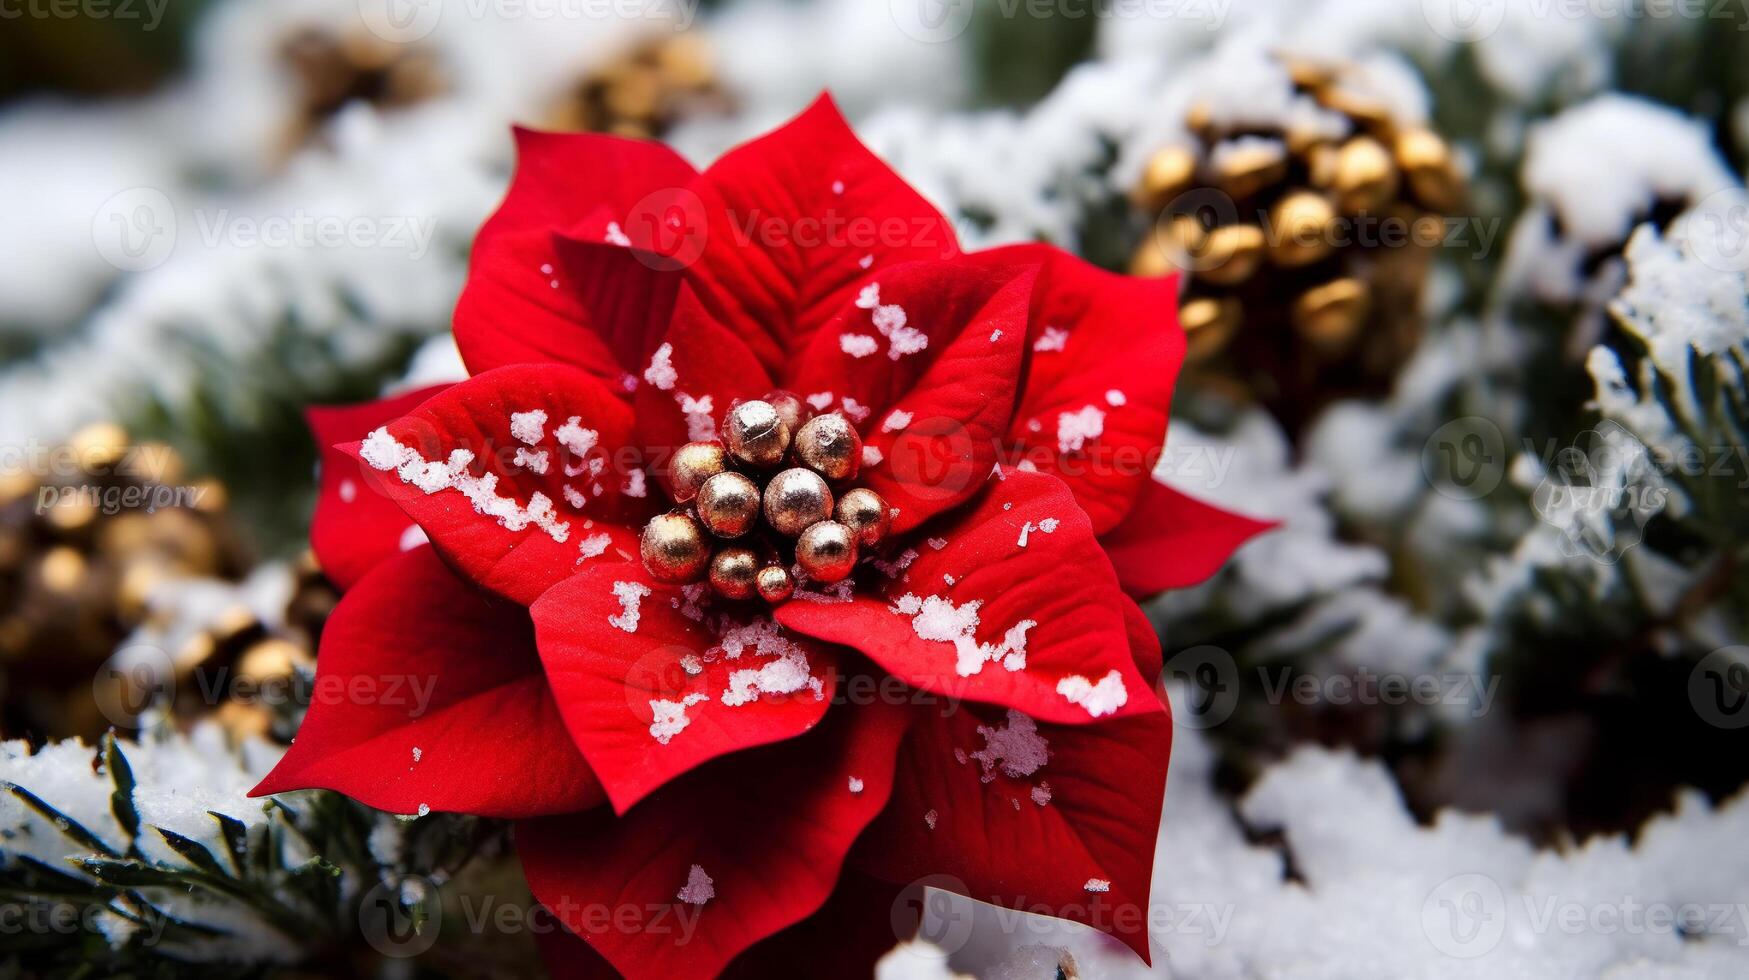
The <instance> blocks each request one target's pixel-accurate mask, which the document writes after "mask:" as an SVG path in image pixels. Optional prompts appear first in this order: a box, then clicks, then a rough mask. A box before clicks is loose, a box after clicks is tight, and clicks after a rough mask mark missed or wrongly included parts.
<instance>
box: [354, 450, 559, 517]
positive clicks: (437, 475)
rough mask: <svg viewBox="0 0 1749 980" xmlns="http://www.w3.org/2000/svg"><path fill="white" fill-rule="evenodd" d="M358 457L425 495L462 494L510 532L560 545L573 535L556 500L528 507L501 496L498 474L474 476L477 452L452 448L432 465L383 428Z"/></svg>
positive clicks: (539, 496)
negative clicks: (533, 531)
mask: <svg viewBox="0 0 1749 980" xmlns="http://www.w3.org/2000/svg"><path fill="white" fill-rule="evenodd" d="M358 455H359V458H361V459H363V460H364V461H365V463H366V464H367V465H369V466H370V467H372V468H373V469H377V470H383V471H388V470H393V471H394V472H395V475H396V476H398V477H400V479H401V482H402V483H406V484H409V485H411V486H413V487H415V488H417V489H418V490H419V491H420V492H422V493H426V494H435V493H440V492H442V491H444V490H455V491H458V492H460V493H461V494H462V496H464V497H466V498H468V503H470V504H472V505H473V507H474V511H475V512H476V513H478V514H481V515H483V516H486V517H490V518H493V519H494V520H496V521H497V522H498V523H499V524H500V525H502V526H503V527H504V528H505V529H507V530H510V531H521V530H523V529H525V528H527V527H528V526H529V525H531V524H532V525H534V526H536V527H538V528H540V529H541V530H543V531H545V532H546V533H547V534H548V536H550V537H551V538H552V539H553V540H554V541H557V542H559V543H560V544H564V543H565V541H566V540H567V539H569V537H570V535H571V525H570V524H569V523H567V522H565V521H561V520H559V519H558V516H557V514H556V513H555V511H554V510H553V501H552V498H550V497H548V496H547V495H546V494H544V493H540V492H539V491H536V492H535V493H533V494H531V495H530V496H529V499H528V506H526V507H524V506H522V505H521V504H519V503H517V502H516V500H515V499H514V498H511V497H505V496H501V495H499V493H498V474H496V473H487V474H485V475H483V476H475V475H473V473H471V472H469V469H468V467H469V466H471V465H472V464H473V462H474V454H473V453H472V452H470V451H468V450H466V449H454V450H451V451H450V454H449V459H447V460H445V461H443V462H434V461H431V460H427V459H425V457H423V456H421V455H420V454H419V451H418V450H417V449H414V448H413V447H411V446H407V445H403V444H402V443H401V442H400V441H399V440H397V439H396V438H395V437H394V436H392V435H390V434H389V430H388V429H387V428H379V429H377V430H375V431H374V432H372V433H371V434H370V435H368V436H366V437H365V439H364V442H363V443H361V444H360V445H359V449H358Z"/></svg>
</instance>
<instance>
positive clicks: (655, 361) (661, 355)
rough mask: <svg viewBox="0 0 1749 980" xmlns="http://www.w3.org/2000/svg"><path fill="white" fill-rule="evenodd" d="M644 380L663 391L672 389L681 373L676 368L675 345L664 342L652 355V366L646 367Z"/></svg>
mask: <svg viewBox="0 0 1749 980" xmlns="http://www.w3.org/2000/svg"><path fill="white" fill-rule="evenodd" d="M644 380H645V381H648V382H649V383H651V384H653V385H655V386H656V387H657V388H659V389H661V390H662V391H672V390H673V388H674V382H676V381H679V380H680V375H679V373H678V372H676V371H675V370H674V345H673V344H663V345H662V346H660V347H658V348H656V353H654V354H651V355H650V366H649V367H647V368H645V369H644Z"/></svg>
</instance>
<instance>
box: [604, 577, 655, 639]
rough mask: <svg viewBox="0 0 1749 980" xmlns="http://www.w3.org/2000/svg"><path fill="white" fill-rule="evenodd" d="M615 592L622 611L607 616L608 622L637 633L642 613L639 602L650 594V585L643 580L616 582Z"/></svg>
mask: <svg viewBox="0 0 1749 980" xmlns="http://www.w3.org/2000/svg"><path fill="white" fill-rule="evenodd" d="M613 594H614V597H615V598H617V599H618V600H619V609H620V611H619V612H618V613H617V614H616V615H613V616H609V617H607V621H608V623H610V624H611V625H613V626H614V627H615V628H618V629H622V630H625V631H626V632H627V633H636V632H637V631H638V618H639V615H640V613H639V609H638V604H639V603H640V602H641V601H642V600H643V598H644V597H645V596H647V595H649V594H650V587H649V586H647V585H645V584H644V583H642V582H615V583H613Z"/></svg>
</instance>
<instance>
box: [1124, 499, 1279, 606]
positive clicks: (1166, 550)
mask: <svg viewBox="0 0 1749 980" xmlns="http://www.w3.org/2000/svg"><path fill="white" fill-rule="evenodd" d="M1275 524H1276V522H1274V521H1257V520H1252V519H1251V518H1249V517H1245V516H1243V515H1240V514H1235V513H1233V512H1232V511H1227V510H1222V509H1220V508H1219V507H1214V506H1212V505H1209V504H1205V503H1203V502H1202V501H1200V500H1197V499H1196V498H1194V497H1190V496H1186V495H1185V494H1182V493H1179V492H1178V491H1177V490H1174V489H1172V488H1171V487H1169V486H1166V485H1165V484H1163V483H1161V482H1159V481H1157V480H1149V481H1148V483H1147V485H1146V486H1145V487H1143V490H1142V496H1141V497H1140V498H1138V499H1137V500H1136V506H1135V509H1134V510H1133V511H1131V513H1130V515H1129V517H1128V518H1126V519H1125V520H1124V522H1123V523H1122V524H1120V525H1118V526H1117V527H1115V528H1113V529H1112V530H1111V531H1110V532H1108V533H1106V534H1105V535H1104V536H1103V537H1101V538H1100V544H1102V545H1104V546H1105V552H1106V554H1108V555H1110V556H1111V563H1112V566H1113V567H1115V568H1116V569H1117V577H1118V580H1119V581H1121V582H1122V583H1123V587H1124V589H1125V591H1127V592H1129V593H1130V594H1131V595H1135V596H1150V595H1153V594H1155V593H1157V592H1162V591H1165V590H1166V589H1182V588H1185V587H1186V586H1191V585H1195V584H1197V583H1198V582H1201V581H1202V580H1204V579H1206V578H1208V577H1209V576H1210V575H1213V574H1214V573H1215V572H1216V571H1217V570H1218V569H1219V568H1220V567H1221V566H1222V565H1224V564H1226V562H1227V559H1228V558H1229V557H1231V556H1232V554H1233V552H1234V551H1236V550H1238V548H1239V546H1240V545H1242V544H1244V543H1245V542H1246V541H1249V540H1250V539H1251V538H1252V537H1254V536H1256V535H1258V534H1261V533H1263V532H1264V531H1267V530H1269V529H1270V528H1272V527H1275Z"/></svg>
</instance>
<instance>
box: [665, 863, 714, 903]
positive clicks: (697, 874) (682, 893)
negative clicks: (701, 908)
mask: <svg viewBox="0 0 1749 980" xmlns="http://www.w3.org/2000/svg"><path fill="white" fill-rule="evenodd" d="M674 897H675V898H678V899H680V900H681V901H682V902H685V903H686V904H688V905H703V904H704V903H706V902H708V901H710V900H711V899H713V898H716V897H717V890H716V887H715V884H714V883H713V882H712V881H711V876H710V875H707V874H705V873H704V868H702V867H700V866H699V865H696V864H695V865H693V866H692V868H691V869H690V870H689V871H687V872H686V885H685V886H684V887H682V888H681V889H680V890H679V891H678V892H675V893H674Z"/></svg>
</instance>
